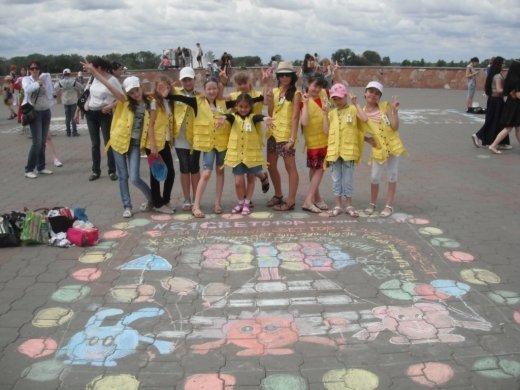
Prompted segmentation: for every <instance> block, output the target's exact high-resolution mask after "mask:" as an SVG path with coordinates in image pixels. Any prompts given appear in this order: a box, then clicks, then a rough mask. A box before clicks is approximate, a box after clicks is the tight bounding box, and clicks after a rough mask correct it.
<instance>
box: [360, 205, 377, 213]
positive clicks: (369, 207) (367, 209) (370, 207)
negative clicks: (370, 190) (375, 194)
mask: <svg viewBox="0 0 520 390" xmlns="http://www.w3.org/2000/svg"><path fill="white" fill-rule="evenodd" d="M363 211H364V212H365V214H367V215H372V214H374V211H376V204H375V203H369V204H368V207H367V208H366V209H365V210H363Z"/></svg>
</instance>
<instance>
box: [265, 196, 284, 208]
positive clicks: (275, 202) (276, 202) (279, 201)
mask: <svg viewBox="0 0 520 390" xmlns="http://www.w3.org/2000/svg"><path fill="white" fill-rule="evenodd" d="M282 203H283V195H280V196H276V195H273V197H272V198H271V200H270V201H269V202H267V204H266V206H267V207H273V206H276V205H279V204H282Z"/></svg>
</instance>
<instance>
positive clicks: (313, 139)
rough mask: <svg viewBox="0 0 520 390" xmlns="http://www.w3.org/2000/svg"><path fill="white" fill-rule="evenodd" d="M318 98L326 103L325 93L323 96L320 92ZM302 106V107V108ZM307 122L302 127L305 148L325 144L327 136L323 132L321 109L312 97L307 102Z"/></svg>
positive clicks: (319, 146)
mask: <svg viewBox="0 0 520 390" xmlns="http://www.w3.org/2000/svg"><path fill="white" fill-rule="evenodd" d="M320 99H321V101H322V103H323V104H324V105H326V104H327V94H325V96H323V95H322V94H321V93H320ZM303 109H304V108H302V110H303ZM307 109H308V114H309V115H308V116H309V122H308V123H307V125H305V126H302V127H303V135H304V137H305V146H306V147H307V149H318V148H324V147H326V146H327V143H328V137H327V134H325V133H324V132H323V110H322V108H321V107H320V106H318V103H316V102H315V101H314V99H309V101H308V102H307Z"/></svg>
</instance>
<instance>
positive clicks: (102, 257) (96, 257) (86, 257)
mask: <svg viewBox="0 0 520 390" xmlns="http://www.w3.org/2000/svg"><path fill="white" fill-rule="evenodd" d="M111 258H112V253H108V252H87V253H85V254H83V255H81V256H80V257H79V259H78V260H79V261H80V262H81V263H86V264H94V263H102V262H104V261H107V260H109V259H111Z"/></svg>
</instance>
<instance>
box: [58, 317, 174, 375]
mask: <svg viewBox="0 0 520 390" xmlns="http://www.w3.org/2000/svg"><path fill="white" fill-rule="evenodd" d="M123 313H124V312H123V310H121V309H106V310H102V311H100V312H99V313H96V314H95V315H94V316H92V317H90V319H89V320H88V322H87V324H86V325H85V330H84V331H81V332H78V333H76V334H75V335H74V336H72V337H71V339H70V341H69V342H68V344H67V345H65V346H64V347H62V348H60V349H59V350H58V352H57V354H56V356H57V357H61V356H67V357H68V359H67V360H65V364H91V365H92V366H104V367H115V366H117V360H118V359H121V358H124V357H126V356H128V355H131V354H133V353H135V352H136V351H137V346H138V345H139V343H140V342H141V343H146V344H150V345H153V346H154V347H155V348H157V350H158V351H159V353H160V354H162V355H165V354H169V353H171V352H173V350H174V348H175V344H174V343H173V342H170V341H163V340H156V339H154V338H153V337H148V336H143V335H141V334H139V332H138V331H137V330H135V329H133V328H131V327H129V326H128V325H129V324H131V323H132V322H134V321H136V320H138V319H141V318H153V317H159V316H161V315H162V314H164V310H162V309H158V308H154V307H147V308H143V309H139V310H137V311H135V312H133V313H130V314H127V315H125V316H123V317H122V318H121V319H120V320H119V321H118V322H117V323H116V324H115V325H110V326H101V325H102V324H103V321H104V320H105V319H106V318H107V317H112V316H115V315H120V314H123Z"/></svg>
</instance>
